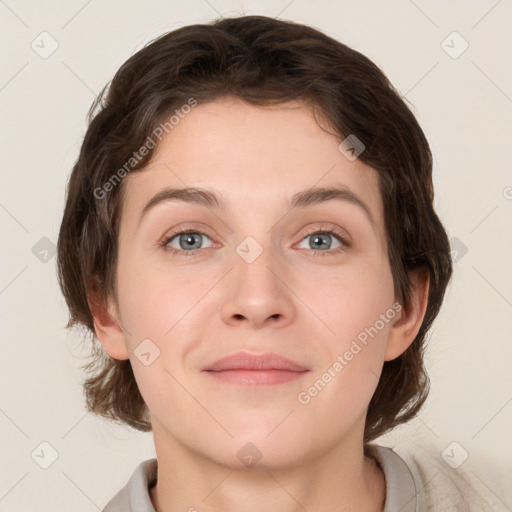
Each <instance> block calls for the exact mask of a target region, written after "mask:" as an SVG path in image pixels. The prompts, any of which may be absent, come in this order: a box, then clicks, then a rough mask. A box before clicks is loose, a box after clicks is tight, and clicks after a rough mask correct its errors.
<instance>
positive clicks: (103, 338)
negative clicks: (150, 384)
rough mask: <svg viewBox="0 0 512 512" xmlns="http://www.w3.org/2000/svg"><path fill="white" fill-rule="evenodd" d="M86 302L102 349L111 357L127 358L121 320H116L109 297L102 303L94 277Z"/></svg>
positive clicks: (115, 312)
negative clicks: (106, 302) (105, 302)
mask: <svg viewBox="0 0 512 512" xmlns="http://www.w3.org/2000/svg"><path fill="white" fill-rule="evenodd" d="M87 302H88V304H89V309H90V310H91V313H92V316H93V322H94V331H95V333H96V337H97V338H98V340H99V342H100V343H101V345H102V347H103V350H104V351H105V352H106V353H107V354H108V355H109V356H110V357H112V358H113V359H119V360H124V359H128V358H129V353H128V347H127V344H126V340H125V337H124V332H123V329H122V327H121V322H120V321H118V320H117V311H116V307H115V304H114V300H113V299H111V298H109V300H108V304H106V305H105V304H104V301H103V300H102V299H101V295H100V293H99V285H98V282H97V281H96V280H94V279H93V280H92V281H91V282H90V285H89V289H88V293H87Z"/></svg>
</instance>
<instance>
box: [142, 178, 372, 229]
mask: <svg viewBox="0 0 512 512" xmlns="http://www.w3.org/2000/svg"><path fill="white" fill-rule="evenodd" d="M332 200H338V201H346V202H349V203H351V204H354V205H356V206H358V207H359V208H361V209H362V210H363V211H364V212H365V214H366V216H367V217H368V220H369V221H370V222H371V224H372V225H373V226H376V222H375V219H374V218H373V215H372V212H371V210H370V208H369V207H368V206H367V205H366V203H365V202H364V201H363V200H362V199H361V198H360V197H359V196H358V195H357V194H355V193H354V192H352V190H350V189H348V188H344V187H341V188H336V187H317V188H310V189H306V190H302V191H300V192H297V193H296V194H294V195H293V197H292V198H291V200H290V205H289V208H290V209H294V208H306V207H308V206H314V205H317V204H321V203H324V202H326V201H332ZM168 201H182V202H185V203H190V204H196V205H198V206H204V207H206V208H214V209H219V210H225V207H224V205H223V204H222V202H221V200H220V199H219V197H218V195H216V194H215V193H214V192H212V191H210V190H207V189H204V188H198V187H183V188H165V189H163V190H160V191H159V192H158V193H157V194H155V195H154V196H153V197H152V198H151V199H150V200H149V202H148V203H147V204H146V206H144V208H143V210H142V212H141V214H140V217H139V221H138V224H140V223H141V222H142V219H143V218H144V217H145V216H146V215H147V213H148V212H149V211H150V210H151V209H153V208H154V207H155V206H156V205H158V204H161V203H164V202H168Z"/></svg>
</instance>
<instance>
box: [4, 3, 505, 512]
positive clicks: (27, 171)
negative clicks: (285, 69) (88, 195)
mask: <svg viewBox="0 0 512 512" xmlns="http://www.w3.org/2000/svg"><path fill="white" fill-rule="evenodd" d="M243 13H246V14H255V13H256V14H266V15H270V16H278V15H279V16H280V17H282V18H284V19H289V20H295V21H299V22H304V23H307V24H311V25H313V26H316V27H317V28H319V29H321V30H323V31H325V32H326V33H328V34H329V35H331V36H333V37H335V38H337V39H339V40H340V41H342V42H344V43H346V44H348V45H349V46H352V47H354V48H356V49H357V50H359V51H361V52H362V53H364V54H365V55H367V56H368V57H370V58H371V59H372V60H373V61H374V62H375V63H376V64H377V65H379V66H380V67H381V68H382V69H383V71H384V72H385V73H386V74H387V75H388V76H389V78H390V79H391V81H392V82H393V84H394V85H395V86H396V87H397V89H398V90H399V91H400V93H401V94H402V95H404V96H405V97H406V98H407V100H408V101H409V102H411V103H412V105H413V110H414V112H415V114H416V115H417V117H418V119H419V122H420V124H421V125H422V127H423V128H424V130H425V132H426V135H427V137H428V139H429V141H430V143H431V146H432V150H433V153H434V156H435V168H434V172H435V187H436V207H437V209H438V212H439V214H440V216H441V218H442V220H443V221H444V223H445V226H446V228H447V230H448V233H449V236H450V238H452V239H453V238H456V239H457V240H455V241H454V242H453V245H452V247H454V249H457V250H458V252H457V254H455V252H454V258H455V259H456V260H457V261H456V263H455V275H454V278H453V281H452V283H451V285H450V287H449V289H448V292H447V297H446V302H445V305H444V309H443V311H442V313H441V314H440V316H439V318H438V320H437V321H436V324H435V326H434V330H433V331H432V337H431V340H430V347H429V351H428V355H427V357H428V367H429V370H430V376H431V380H432V392H431V395H430V398H429V401H428V403H427V405H426V407H425V408H424V410H423V411H422V413H421V414H420V416H419V417H418V418H417V419H415V420H414V421H413V422H411V424H409V425H407V426H405V427H403V428H401V429H399V430H398V431H397V432H395V433H394V434H393V435H390V436H387V437H386V438H385V439H382V442H381V444H388V445H390V446H393V445H394V444H396V443H400V442H402V441H401V440H402V439H406V438H408V439H424V440H425V441H427V440H428V441H432V442H434V443H436V445H438V446H439V447H440V449H439V453H436V454H434V455H436V456H437V457H438V458H439V460H440V461H442V456H441V452H442V450H443V449H444V448H446V447H447V446H449V445H450V443H452V442H454V441H455V442H457V443H458V444H457V445H452V447H451V448H453V447H454V446H455V448H454V450H455V451H454V452H453V453H455V456H457V457H460V456H461V455H463V454H464V452H462V450H465V451H467V452H468V454H469V459H468V461H467V462H466V463H465V464H469V462H470V461H472V460H476V459H477V458H478V456H480V455H485V456H486V457H487V459H488V460H489V461H490V463H491V465H492V466H494V467H495V468H496V469H497V470H498V471H500V472H501V473H503V474H504V472H505V471H508V472H509V474H512V462H511V461H512V443H511V440H510V432H511V424H512V373H511V366H512V339H511V330H510V327H511V318H512V272H511V271H510V264H511V262H512V236H511V235H512V229H511V219H512V172H511V163H510V162H511V157H512V153H511V147H512V146H511V143H510V141H511V139H512V122H511V121H512V70H511V61H510V55H511V54H512V35H511V31H510V28H509V27H510V22H511V20H512V2H511V1H510V0H501V1H496V0H488V1H487V0H486V1H483V0H481V1H471V2H468V1H458V2H454V1H452V2H442V1H440V0H439V1H425V0H416V1H415V2H413V1H409V0H394V1H386V2H376V1H375V2H369V1H358V2H356V1H342V2H334V1H326V0H323V1H316V2H307V1H305V0H291V1H290V0H282V1H274V2H270V1H252V2H239V1H231V0H209V1H208V2H207V1H203V0H191V1H189V2H177V1H169V0H166V1H153V2H140V1H139V2H135V1H132V2H129V1H127V2H113V1H110V2H99V1H98V0H92V1H89V2H87V1H85V0H83V1H82V0H79V1H77V0H73V1H68V2H55V1H54V2H28V1H21V0H5V1H0V34H1V35H0V48H1V50H0V51H1V62H2V66H1V68H0V108H1V112H2V117H1V121H0V123H1V132H0V141H1V148H2V162H1V168H2V173H1V187H0V221H1V230H2V231H1V236H2V243H1V249H0V256H1V266H0V308H1V315H2V317H1V343H2V345H1V346H2V356H1V371H0V386H1V396H0V429H1V430H0V431H1V439H2V456H1V459H2V466H1V475H0V510H1V511H4V512H7V511H14V510H16V511H17V512H24V511H33V510H36V509H37V510H38V511H40V512H46V511H53V512H55V511H65V510H66V511H68V510H71V508H72V509H73V510H74V511H75V512H94V511H96V510H101V509H102V508H103V506H104V505H105V504H106V502H107V501H108V500H109V499H110V498H111V497H112V496H113V494H114V493H115V492H117V491H118V490H119V489H120V488H121V487H122V486H123V485H124V484H125V483H126V481H127V479H128V478H129V476H130V475H131V473H132V471H133V469H134V468H135V466H136V465H137V464H138V463H139V462H140V461H142V460H144V459H147V458H150V457H153V456H154V448H153V442H152V437H151V435H150V434H142V433H137V432H135V431H132V430H130V429H129V428H118V427H116V426H113V425H109V424H107V423H105V422H103V421H102V420H100V419H96V418H94V417H93V416H92V415H90V414H86V413H85V409H84V402H83V396H82V390H81V380H82V378H83V375H82V371H81V370H80V364H81V362H84V361H85V360H84V361H81V360H80V359H79V358H78V357H77V355H80V353H81V352H80V346H81V341H80V340H81V338H80V333H78V332H66V331H65V329H64V325H65V323H66V320H67V310H66V307H65V303H64V299H63V298H62V296H61V294H60V290H59V288H58V285H57V281H56V274H55V257H54V256H53V254H52V252H51V248H52V245H53V244H55V243H56V241H57V236H58V231H59V226H60V221H61V216H62V211H63V206H64V191H65V184H66V182H67V179H68V175H69V173H70V170H71V166H72V164H73V163H74V161H75V159H76V157H77V153H78V149H79V146H80V143H81V140H82V137H83V135H84V132H85V116H86V113H87V110H88V108H89V106H90V104H91V102H92V101H93V99H94V97H95V95H96V94H97V93H98V92H99V91H100V89H101V88H102V87H103V85H104V84H105V83H107V82H108V81H109V80H110V79H111V78H112V76H113V75H114V73H115V71H116V70H117V69H118V67H119V66H120V65H121V64H122V63H123V62H124V61H125V60H126V59H127V58H128V57H129V56H131V55H132V54H133V53H134V52H135V51H136V50H138V49H140V48H141V47H142V46H143V45H144V44H145V43H146V42H148V41H149V40H150V39H152V38H153V37H155V36H157V35H159V34H161V33H164V32H167V31H169V30H171V29H173V28H177V27H179V26H183V25H187V24H191V23H197V22H199V23H201V22H209V21H211V20H212V19H213V18H215V17H217V16H219V15H220V14H222V15H223V16H230V15H240V14H243ZM44 31H46V32H48V33H49V34H50V35H51V36H46V35H45V36H40V34H41V32H44ZM453 31H457V32H458V33H459V34H460V36H461V37H462V38H463V40H465V41H467V43H468V44H469V46H468V48H467V50H466V51H465V52H464V53H462V54H461V55H458V53H459V52H460V50H461V49H463V44H464V41H463V40H462V39H460V38H459V36H457V35H455V36H454V35H450V34H452V32H453ZM447 37H448V39H447ZM42 38H46V39H44V40H43V42H41V41H42ZM50 38H53V39H54V40H55V41H56V42H57V43H58V48H57V50H56V51H55V52H54V53H53V54H52V55H50V56H48V57H47V58H42V57H41V56H40V53H41V52H42V51H43V46H44V48H45V49H46V50H47V51H48V50H49V49H51V44H52V41H51V39H50ZM444 40H446V42H445V43H444V44H442V42H443V41H444ZM33 41H34V46H35V47H36V48H38V51H39V52H40V53H37V52H36V51H34V49H33V48H32V47H31V44H32V42H33ZM37 45H39V46H37ZM450 47H451V48H450ZM445 50H448V52H451V54H452V56H450V55H449V54H448V53H447V51H445ZM454 56H457V58H453V57H454ZM44 237H46V238H47V239H48V240H44ZM41 239H43V241H41ZM462 244H463V245H464V246H465V247H466V248H467V253H466V254H463V253H462V252H461V251H460V248H461V247H462ZM34 247H35V249H34ZM44 250H49V251H50V252H48V253H46V255H45V253H44V252H43V251H44ZM45 260H46V261H45ZM82 355H83V356H85V355H86V353H85V352H83V353H82ZM413 436H416V437H413ZM42 442H46V443H49V444H50V445H51V447H52V448H50V447H48V446H47V445H43V446H41V445H40V443H42ZM52 449H53V450H55V451H56V452H57V453H58V458H57V459H56V460H55V462H54V463H53V464H52V465H51V466H49V467H48V468H47V469H43V468H41V467H40V464H44V462H45V461H46V463H49V462H51V454H52ZM38 454H39V456H38ZM475 471H478V469H475ZM473 474H474V485H475V488H476V489H477V490H478V489H483V486H484V485H485V486H486V487H488V488H489V489H491V490H492V485H493V483H492V482H490V481H486V479H485V477H484V476H483V474H482V475H479V474H477V473H475V472H474V473H473ZM496 503H497V506H500V507H502V508H500V509H499V510H504V511H505V510H512V504H510V502H509V503H508V504H507V505H505V504H504V503H500V500H499V499H498V498H497V499H496ZM497 510H498V509H497Z"/></svg>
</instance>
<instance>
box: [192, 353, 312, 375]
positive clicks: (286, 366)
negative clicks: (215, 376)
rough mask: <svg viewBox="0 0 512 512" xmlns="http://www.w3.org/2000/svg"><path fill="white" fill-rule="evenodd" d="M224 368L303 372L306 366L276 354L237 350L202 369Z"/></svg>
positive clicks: (215, 369) (221, 369)
mask: <svg viewBox="0 0 512 512" xmlns="http://www.w3.org/2000/svg"><path fill="white" fill-rule="evenodd" d="M225 370H288V371H293V372H304V371H307V370H308V368H306V367H305V366H302V365H301V364H299V363H296V362H294V361H291V360H290V359H287V358H286V357H283V356H280V355H278V354H271V353H266V354H250V353H249V352H237V353H235V354H231V355H229V356H226V357H222V358H220V359H218V360H217V361H215V362H214V363H212V364H210V365H208V366H205V367H204V368H203V369H202V371H214V372H222V371H225Z"/></svg>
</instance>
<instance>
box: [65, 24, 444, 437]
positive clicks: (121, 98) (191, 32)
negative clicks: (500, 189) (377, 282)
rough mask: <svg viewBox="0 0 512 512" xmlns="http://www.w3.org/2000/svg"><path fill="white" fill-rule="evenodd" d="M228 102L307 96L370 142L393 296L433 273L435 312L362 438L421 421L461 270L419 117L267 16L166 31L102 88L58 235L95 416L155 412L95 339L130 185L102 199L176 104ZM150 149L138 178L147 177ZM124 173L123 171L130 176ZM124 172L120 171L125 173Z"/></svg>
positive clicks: (361, 73)
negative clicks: (88, 354) (429, 340)
mask: <svg viewBox="0 0 512 512" xmlns="http://www.w3.org/2000/svg"><path fill="white" fill-rule="evenodd" d="M226 95H233V96H236V97H239V98H241V99H243V100H245V101H247V102H250V103H252V104H255V105H270V104H279V103H282V102H286V101H289V100H300V101H302V102H303V103H304V104H306V105H309V106H312V107H313V108H314V110H315V111H317V112H319V113H320V114H321V115H322V117H324V118H325V119H326V120H328V122H329V125H330V126H331V127H332V129H333V130H334V132H335V133H336V134H337V135H338V136H339V137H340V141H341V140H342V139H344V138H346V137H347V136H349V135H350V134H354V135H356V137H357V138H358V139H359V140H360V141H362V143H363V144H364V146H365V149H364V151H363V153H361V154H360V155H359V158H360V159H361V160H362V161H363V162H364V163H366V164H367V165H369V166H370V167H372V168H373V169H375V170H376V171H377V172H378V176H379V188H380V192H381V195H382V199H383V204H384V215H385V219H384V220H385V227H386V237H387V241H388V243H387V245H388V256H389V262H390V268H391V271H392V275H393V283H394V288H395V297H396V298H397V300H399V301H400V303H401V304H402V306H403V307H404V308H405V309H406V310H407V309H408V308H409V307H410V304H411V303H410V297H411V290H412V286H413V284H412V281H411V280H410V275H409V273H410V272H411V271H413V270H417V269H419V270H423V271H425V272H427V273H428V276H429V281H430V283H429V292H428V304H427V309H426V313H425V316H424V319H423V323H422V325H421V328H420V330H419V332H418V334H417V336H416V338H415V339H414V341H413V343H412V344H411V345H410V346H409V347H408V348H407V350H405V352H404V353H403V354H402V355H400V356H399V357H397V358H396V359H394V360H392V361H386V362H385V363H384V367H383V370H382V374H381V377H380V380H379V383H378V385H377V389H376V391H375V393H374V395H373V397H372V399H371V402H370V404H369V408H368V412H367V417H366V425H365V431H364V442H365V444H366V443H369V442H370V441H371V440H373V439H375V438H377V437H378V436H380V435H382V434H384V433H385V432H387V431H389V430H391V429H392V428H394V427H396V426H397V425H399V424H401V423H404V422H406V421H408V420H410V419H411V418H413V417H414V416H415V415H416V414H417V413H418V412H419V410H420V409H421V407H422V405H423V403H424V402H425V400H426V398H427V395H428V391H429V379H428V376H427V373H426V371H425V367H424V362H423V353H424V345H425V338H426V334H427V332H428V330H429V328H430V326H431V324H432V322H433V321H434V319H435V318H436V316H437V314H438V312H439V310H440V307H441V304H442V301H443V297H444V293H445V290H446V287H447V285H448V282H449V280H450V278H451V275H452V271H453V270H452V260H451V255H450V246H449V241H448V237H447V234H446V232H445V230H444V228H443V225H442V223H441V222H440V220H439V218H438V216H437V214H436V213H435V211H434V208H433V199H434V193H433V184H432V155H431V152H430V148H429V145H428V142H427V140H426V137H425V135H424V133H423V131H422V130H421V128H420V126H419V124H418V122H417V121H416V119H415V117H414V115H413V114H412V112H411V111H410V109H409V108H408V107H407V105H406V104H405V102H404V101H403V100H402V98H401V97H400V95H399V94H398V93H397V91H396V90H395V89H394V88H393V86H392V85H391V83H390V82H389V80H388V79H387V77H386V76H385V75H384V74H383V73H382V71H381V70H380V69H379V68H378V67H377V66H376V65H375V64H374V63H373V62H371V61H370V60H369V59H368V58H367V57H365V56H364V55H362V54H361V53H359V52H357V51H355V50H353V49H351V48H349V47H347V46H345V45H344V44H342V43H340V42H338V41H336V40H335V39H332V38H330V37H329V36H327V35H325V34H323V33H322V32H320V31H318V30H316V29H314V28H312V27H309V26H305V25H301V24H298V23H295V22H289V21H282V20H277V19H273V18H268V17H264V16H242V17H236V18H228V19H221V20H216V21H214V22H212V23H211V24H197V25H191V26H186V27H182V28H180V29H177V30H174V31H172V32H169V33H167V34H165V35H163V36H161V37H159V38H157V39H156V40H154V41H153V42H151V43H150V44H149V45H147V46H146V47H144V48H143V49H142V50H140V51H139V52H137V53H136V54H135V55H133V56H132V57H131V58H130V59H128V60H127V61H126V62H125V63H124V64H123V65H122V66H121V68H120V69H119V70H118V71H117V73H116V75H115V76H114V78H113V80H112V81H111V83H110V87H109V88H108V92H107V86H105V88H103V90H102V91H101V93H100V94H99V95H98V97H97V98H96V100H95V102H94V103H93V105H92V107H91V109H90V111H89V116H88V129H87V132H86V134H85V138H84V141H83V144H82V146H81V150H80V154H79V156H78V159H77V161H76V163H75V165H74V167H73V170H72V173H71V176H70V180H69V182H68V187H67V199H66V206H65V210H64V215H63V220H62V225H61V228H60V233H59V239H58V255H57V266H58V278H59V285H60V287H61V289H62V292H63V294H64V297H65V299H66V302H67V305H68V307H69V311H70V317H69V322H68V324H67V325H66V327H67V328H70V327H72V326H73V325H76V324H81V325H83V326H85V327H86V328H87V332H88V333H89V334H91V335H92V344H91V347H92V360H91V361H90V362H89V363H88V364H87V365H86V366H85V367H84V368H86V369H87V370H88V371H89V372H90V376H89V378H87V379H86V380H85V382H84V391H85V394H86V402H87V408H88V410H89V411H92V412H94V413H96V414H99V415H101V416H103V417H106V418H108V419H111V420H114V421H118V422H119V421H120V422H122V423H126V424H128V425H130V426H131V427H133V428H136V429H138V430H142V431H149V430H151V423H150V419H149V416H148V409H147V406H146V404H145V402H144V400H143V398H142V396H141V394H140V392H139V389H138V387H137V384H136V382H135V378H134V374H133V371H132V367H131V363H130V361H129V360H123V361H120V360H116V359H112V358H110V357H108V356H107V355H106V354H105V353H104V351H103V350H102V348H101V347H99V346H98V341H97V340H96V339H95V337H94V335H95V332H94V323H93V316H92V313H91V310H90V308H89V304H88V292H89V290H90V287H91V283H95V285H96V286H97V287H98V290H99V292H100V295H101V298H102V300H106V299H107V298H108V297H113V298H115V300H116V301H117V284H116V268H117V257H118V233H119V222H120V216H121V210H122V203H123V190H124V187H123V182H120V183H119V185H118V186H112V187H109V193H108V195H106V194H103V196H106V197H102V196H101V194H98V192H97V191H98V190H103V191H104V190H105V189H104V188H103V187H104V184H105V183H106V182H108V181H109V180H111V178H112V176H113V174H114V173H115V171H116V170H117V169H120V168H121V166H123V165H125V164H126V162H127V161H129V160H130V159H131V158H133V155H134V152H136V151H137V150H138V149H139V148H141V146H143V145H144V143H145V141H147V140H148V137H150V136H151V134H152V133H153V131H154V130H155V128H156V127H157V126H159V124H160V123H161V122H162V120H163V119H164V117H165V116H168V115H169V113H170V112H172V111H173V110H174V109H176V108H177V107H180V106H182V105H184V104H187V102H188V101H189V100H190V98H194V100H195V101H197V102H198V103H199V104H201V103H206V102H210V101H213V100H215V99H217V98H220V97H223V96H226ZM152 154H153V151H152V150H150V151H149V152H148V153H147V154H146V156H144V157H143V158H141V159H140V160H137V162H135V165H133V166H132V167H133V168H132V169H131V171H132V172H136V171H140V170H143V169H144V168H145V166H147V164H148V163H149V161H150V159H151V156H152ZM125 169H126V167H125ZM123 175H124V174H123Z"/></svg>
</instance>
